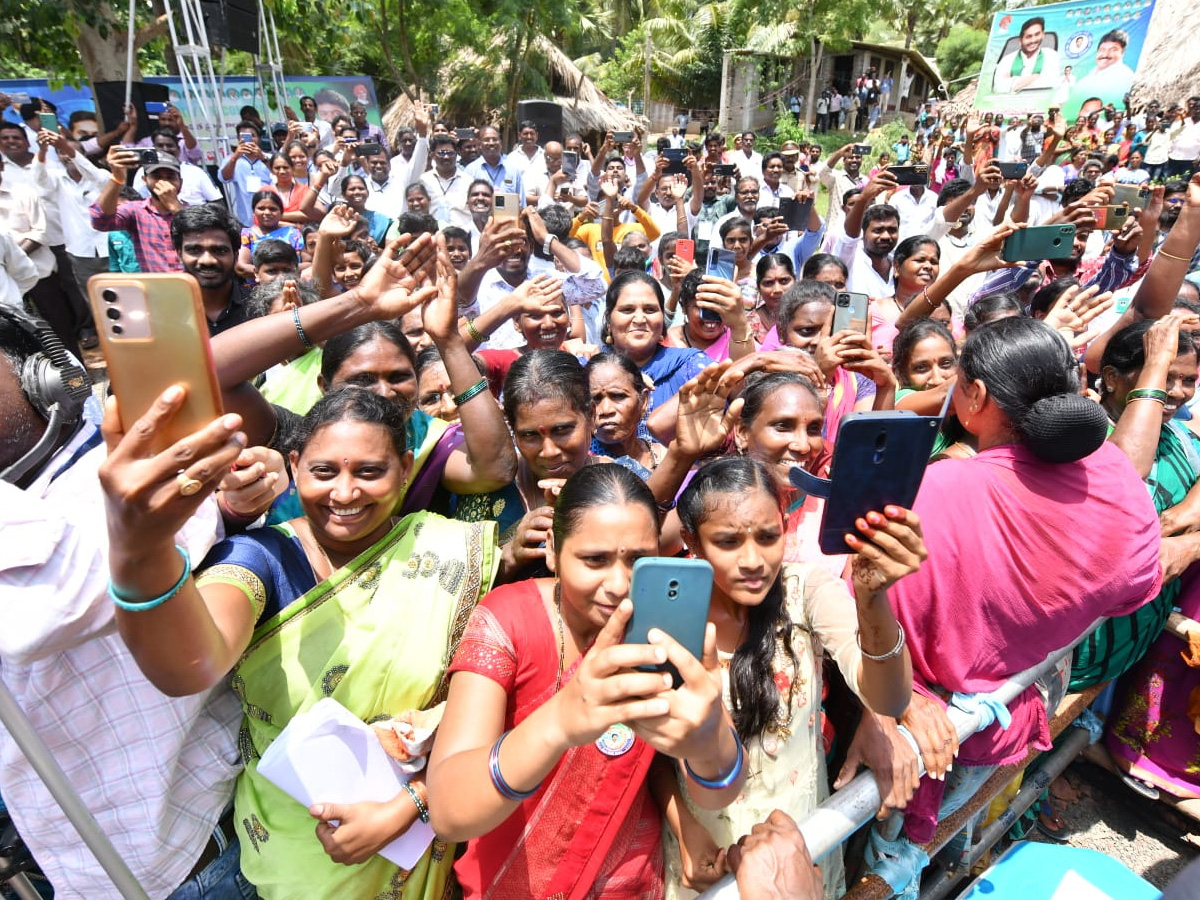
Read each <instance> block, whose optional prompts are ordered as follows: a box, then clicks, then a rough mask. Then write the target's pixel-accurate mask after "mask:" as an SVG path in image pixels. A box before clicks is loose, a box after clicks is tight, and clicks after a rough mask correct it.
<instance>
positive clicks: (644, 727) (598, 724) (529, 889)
mask: <svg viewBox="0 0 1200 900" xmlns="http://www.w3.org/2000/svg"><path fill="white" fill-rule="evenodd" d="M658 518H659V513H658V509H657V507H656V504H655V501H654V497H653V496H652V495H651V493H650V491H649V489H648V488H647V487H646V486H645V484H644V483H643V482H642V481H641V479H639V478H638V477H637V476H636V475H634V474H633V473H631V472H630V471H629V470H627V469H624V468H622V467H621V466H615V465H611V464H602V465H596V466H590V467H588V468H586V469H583V470H582V471H580V472H579V473H577V474H576V475H574V476H573V477H572V478H570V479H569V480H568V481H567V483H566V484H565V485H564V486H563V488H562V492H561V493H560V494H559V496H558V500H557V503H556V505H555V511H554V527H553V534H552V538H551V542H550V546H549V548H548V552H547V560H548V562H549V563H550V566H551V568H552V571H553V572H554V577H553V578H539V579H534V580H530V581H522V582H519V583H517V584H512V585H507V586H505V587H503V588H500V589H498V590H496V591H493V592H492V593H491V594H490V595H488V597H487V598H485V600H484V601H483V604H482V605H481V606H480V607H479V608H478V610H477V612H475V613H473V614H472V618H471V621H470V623H469V624H468V626H467V633H466V634H465V635H464V637H463V641H462V643H461V645H460V648H459V651H458V653H457V655H456V656H455V659H454V662H453V663H452V664H451V667H450V668H451V671H452V672H453V676H452V677H451V681H450V698H449V701H448V703H447V705H446V711H445V715H444V716H443V718H442V724H441V728H440V730H439V732H438V737H437V742H436V745H435V747H434V752H433V756H432V758H431V760H430V766H429V775H428V778H429V795H430V804H431V805H430V816H431V823H432V825H433V827H434V830H435V831H436V832H437V833H438V834H439V835H440V836H443V837H444V838H446V839H448V840H458V841H463V840H469V841H470V843H469V844H468V845H467V850H466V853H465V854H464V855H463V856H462V858H461V859H459V860H458V862H457V863H456V864H455V867H454V870H455V874H456V876H457V877H458V881H459V883H460V885H461V886H462V889H463V896H464V897H465V898H467V900H474V898H478V897H482V896H484V895H485V892H486V895H487V896H498V897H553V896H558V897H563V898H570V900H583V898H587V897H603V896H614V897H615V896H619V897H659V896H661V894H662V889H663V888H662V847H661V840H660V834H661V818H660V814H659V810H658V806H657V804H656V803H655V802H654V800H653V798H652V797H651V796H650V792H649V789H648V783H647V775H648V772H649V769H650V764H651V762H652V761H653V759H654V756H655V753H656V752H659V753H663V754H665V755H667V756H669V757H673V758H674V759H675V760H678V761H679V765H681V767H682V769H683V772H684V773H685V775H686V779H687V780H686V782H685V785H686V787H685V790H686V791H687V792H688V794H689V795H690V797H691V798H692V800H693V801H694V802H695V803H696V804H697V805H698V806H700V807H701V808H720V807H721V806H724V805H725V804H726V803H728V802H729V801H730V800H732V799H733V798H734V797H735V796H736V795H737V793H738V791H740V790H741V786H742V783H743V780H744V777H745V771H744V754H743V750H742V746H741V743H740V741H739V740H738V738H737V734H736V732H735V731H734V729H733V725H732V722H731V721H730V718H729V714H728V713H727V712H726V711H725V708H724V705H723V704H722V703H721V697H720V693H719V691H718V689H717V685H716V683H715V682H714V676H715V671H714V670H715V667H716V659H715V648H714V638H715V635H714V632H713V630H712V629H711V627H710V628H709V629H708V633H707V637H706V640H705V653H704V655H705V657H706V662H705V664H702V663H701V662H700V660H698V659H696V658H695V657H693V656H692V655H691V654H690V653H688V651H687V650H685V649H684V648H683V647H682V646H681V645H679V644H678V643H676V642H675V641H674V640H673V639H672V638H671V637H670V636H669V635H667V634H665V633H663V632H660V631H658V630H652V631H651V632H650V640H651V643H649V644H628V645H627V644H622V643H621V640H622V635H623V634H624V631H625V626H626V624H627V623H628V621H629V618H630V615H631V614H632V604H631V603H630V601H629V589H630V576H631V571H632V568H633V564H634V563H635V562H636V561H637V560H638V559H641V558H643V557H649V556H655V555H657V553H658V541H659V533H658ZM668 660H669V661H670V662H671V663H673V664H674V665H675V666H676V667H677V669H678V670H679V673H680V675H681V676H682V684H681V685H680V687H679V688H678V689H676V690H672V689H671V687H670V685H671V678H670V676H669V675H664V674H662V673H658V672H639V671H635V670H634V667H636V666H641V665H654V664H661V663H663V662H666V661H668Z"/></svg>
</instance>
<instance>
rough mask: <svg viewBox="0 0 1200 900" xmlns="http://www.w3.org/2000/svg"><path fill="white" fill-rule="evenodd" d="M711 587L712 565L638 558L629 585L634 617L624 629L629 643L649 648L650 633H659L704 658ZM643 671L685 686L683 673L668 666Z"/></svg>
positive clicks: (691, 560)
mask: <svg viewBox="0 0 1200 900" xmlns="http://www.w3.org/2000/svg"><path fill="white" fill-rule="evenodd" d="M712 583H713V570H712V566H710V565H709V564H708V563H707V562H705V561H704V560H702V559H675V558H673V557H666V556H649V557H644V558H642V559H639V560H638V561H637V562H635V563H634V564H633V576H632V582H631V584H630V586H629V596H630V599H631V600H633V618H631V619H630V620H629V626H628V627H627V628H626V629H625V643H627V644H648V643H649V640H648V639H647V635H648V634H649V632H650V629H651V628H658V629H659V630H661V631H665V632H666V633H667V634H669V635H670V636H671V637H673V638H674V639H675V640H676V641H677V642H678V643H679V644H681V645H682V646H683V647H684V648H685V649H686V650H687V651H688V652H689V653H691V654H692V656H694V657H696V659H701V658H702V657H703V656H704V629H705V626H707V624H708V601H709V599H710V597H711V596H712ZM641 668H643V670H644V671H647V672H669V673H670V674H671V681H672V684H673V686H674V687H679V685H681V684H682V683H683V679H682V678H681V677H680V675H679V672H678V670H677V669H676V668H675V666H674V665H672V664H671V663H669V662H667V663H663V664H662V665H658V666H645V667H641Z"/></svg>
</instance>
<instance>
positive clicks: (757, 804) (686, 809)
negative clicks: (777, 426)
mask: <svg viewBox="0 0 1200 900" xmlns="http://www.w3.org/2000/svg"><path fill="white" fill-rule="evenodd" d="M678 510H679V517H680V521H681V523H682V525H683V529H684V541H685V542H686V544H687V546H688V548H689V549H690V550H691V552H692V554H693V555H694V556H696V557H698V558H700V559H705V560H707V561H708V562H710V563H711V564H712V567H713V590H712V601H711V604H710V606H709V621H710V622H711V623H713V625H715V627H716V636H717V654H718V658H719V660H720V669H721V683H722V693H723V695H724V699H725V703H726V705H727V706H728V708H729V709H730V710H732V714H733V720H734V723H735V724H736V726H737V729H738V734H739V736H740V737H741V739H742V741H743V743H744V744H745V746H746V756H747V762H748V763H749V772H750V774H749V775H748V776H747V779H746V786H745V788H744V789H743V791H742V793H741V795H740V796H739V797H738V798H737V800H736V801H735V802H734V803H732V804H731V805H730V806H729V807H727V808H726V809H724V810H721V811H719V812H710V811H708V810H700V809H697V808H695V806H694V805H693V804H690V803H688V802H687V801H686V800H685V799H684V798H682V796H681V795H680V792H679V790H678V785H677V783H675V782H674V779H673V778H672V779H667V780H666V783H665V784H664V783H663V781H662V780H658V779H656V782H655V785H656V794H658V795H659V797H660V804H661V805H663V806H664V807H665V814H666V820H667V824H668V828H669V830H670V834H671V836H672V837H673V838H674V840H668V842H667V856H666V859H667V897H668V898H676V897H684V896H692V894H691V892H690V891H687V890H683V889H682V885H683V884H684V883H685V880H686V882H687V883H688V884H690V885H693V886H696V887H700V886H702V885H705V884H707V883H711V882H712V881H715V880H716V878H717V877H718V876H719V875H720V874H721V871H720V868H721V866H722V864H723V857H722V856H721V855H720V854H718V853H717V848H723V847H728V846H729V845H730V844H733V843H735V842H736V841H737V840H738V838H740V837H741V836H742V835H744V834H748V833H749V832H750V829H751V828H752V827H753V826H754V825H755V824H757V823H758V822H762V821H764V820H765V819H766V818H767V816H768V815H769V814H770V813H771V811H772V810H773V809H782V810H783V811H784V812H786V813H788V814H789V815H790V816H792V817H793V818H796V819H800V818H801V817H803V816H804V815H805V814H807V813H809V812H811V811H812V810H813V809H815V808H816V806H817V804H819V803H820V802H821V800H822V799H824V797H825V796H826V794H827V790H826V787H825V786H826V784H827V781H826V777H825V755H824V749H823V746H822V744H821V742H820V736H821V726H820V716H819V715H817V712H818V709H819V706H820V700H821V659H822V651H828V652H829V654H830V656H831V657H832V658H833V660H834V662H836V663H837V665H838V668H839V669H840V670H841V672H842V675H843V677H844V678H845V679H846V683H847V684H848V685H850V687H851V688H852V689H853V690H854V691H855V692H856V693H857V694H859V696H860V697H861V698H862V699H863V700H864V701H865V702H866V704H867V705H868V706H869V707H871V708H872V709H873V710H875V711H876V712H879V713H881V714H884V715H900V714H902V713H903V712H904V709H905V707H906V706H907V705H908V698H909V693H910V682H911V678H912V668H911V664H910V662H909V659H908V653H907V651H906V650H905V648H904V635H903V632H901V630H900V627H899V625H897V623H896V620H895V617H894V616H893V615H892V609H891V606H890V604H889V602H888V597H887V589H888V587H890V586H891V585H892V584H894V583H895V582H896V581H897V580H899V579H900V578H902V577H904V576H905V575H907V574H908V573H909V572H914V571H916V570H917V569H918V568H919V567H920V565H921V560H922V559H923V558H924V556H925V547H924V544H923V542H922V540H921V533H920V529H919V527H918V525H917V520H916V516H914V515H913V514H912V513H910V512H908V511H907V510H903V509H899V508H895V507H889V508H888V509H887V510H885V511H884V512H872V513H868V514H867V517H866V520H865V521H863V522H862V523H861V525H860V528H859V531H860V534H859V535H847V536H846V543H847V545H848V548H849V549H852V550H854V551H855V555H854V557H853V560H854V562H853V566H852V571H853V590H854V595H853V599H851V595H850V592H849V591H847V589H846V585H845V583H844V582H843V581H841V580H839V579H838V578H836V577H834V576H833V575H832V574H830V573H829V572H827V571H826V570H824V569H823V568H822V567H820V566H815V565H812V564H810V563H800V564H792V563H784V530H785V529H784V522H783V517H782V515H781V514H780V511H779V494H778V491H777V490H776V487H775V482H774V479H773V478H772V476H771V474H770V473H769V472H767V470H766V467H765V466H763V464H762V463H760V462H758V461H756V460H752V459H746V458H727V459H722V460H717V461H716V462H713V463H710V464H708V465H707V466H705V467H704V468H702V469H701V470H700V471H699V473H697V475H696V477H695V478H694V479H693V480H692V482H691V484H690V485H689V486H688V487H687V489H686V490H685V491H684V492H683V494H682V496H681V497H680V500H679V506H678ZM873 537H878V538H879V541H878V543H875V542H873V541H872V538H873ZM680 851H682V853H680ZM839 856H840V854H839ZM840 862H841V861H840V858H837V859H836V862H835V861H834V859H832V858H829V857H827V858H826V860H825V861H824V862H823V865H822V868H823V869H824V870H825V873H826V879H827V884H828V885H829V886H830V887H835V886H836V884H837V882H838V881H839V880H840V869H841V865H840ZM706 866H707V868H706ZM697 876H698V877H697ZM706 876H707V877H706Z"/></svg>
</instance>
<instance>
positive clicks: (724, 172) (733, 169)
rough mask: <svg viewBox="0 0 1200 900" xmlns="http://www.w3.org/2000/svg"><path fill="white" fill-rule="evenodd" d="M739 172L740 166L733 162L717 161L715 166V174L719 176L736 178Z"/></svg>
mask: <svg viewBox="0 0 1200 900" xmlns="http://www.w3.org/2000/svg"><path fill="white" fill-rule="evenodd" d="M737 173H738V168H737V166H735V165H733V164H732V163H728V164H727V163H717V165H715V166H713V174H714V175H716V176H717V177H718V178H735V177H736V176H737Z"/></svg>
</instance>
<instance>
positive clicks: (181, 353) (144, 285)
mask: <svg viewBox="0 0 1200 900" xmlns="http://www.w3.org/2000/svg"><path fill="white" fill-rule="evenodd" d="M151 152H153V151H151ZM88 300H89V302H90V305H91V307H92V315H93V316H94V317H95V320H96V331H97V332H98V334H99V336H100V349H101V350H102V351H103V352H104V361H105V365H107V367H108V378H109V382H110V383H111V385H112V391H113V393H114V394H115V395H116V397H117V403H118V405H119V409H120V414H121V426H122V428H123V430H125V431H128V430H129V429H130V428H131V427H132V426H133V424H134V423H135V422H136V421H137V420H138V419H140V418H141V417H142V416H143V415H145V414H146V412H147V410H149V409H150V407H151V405H152V404H153V403H154V402H155V401H156V400H157V399H158V397H159V395H160V394H161V393H162V392H163V391H165V390H166V389H167V388H168V387H170V386H171V385H173V384H182V385H184V386H185V387H186V388H187V396H186V397H185V398H184V401H183V406H182V407H181V408H180V409H179V410H178V412H176V413H175V415H174V416H172V417H171V420H170V421H169V422H168V423H167V424H166V426H165V427H163V428H160V429H158V430H157V431H156V432H155V433H154V435H153V436H152V438H151V449H152V450H153V452H154V453H161V452H162V451H163V450H165V449H167V448H168V447H170V446H171V445H172V444H174V443H175V442H176V441H178V440H180V439H181V438H184V437H187V436H188V435H189V434H193V433H195V432H197V431H199V430H200V429H201V428H204V427H205V426H207V425H208V424H209V423H210V422H212V420H213V419H215V418H217V416H219V415H221V389H220V386H219V384H218V382H217V373H216V369H215V367H214V366H213V358H212V351H211V350H210V349H209V345H208V320H207V319H206V318H205V316H204V305H203V304H202V303H201V300H200V287H199V285H198V284H197V283H196V279H194V278H193V277H192V276H191V275H187V274H184V273H182V272H172V273H169V274H155V275H140V274H125V273H120V272H106V273H103V274H100V275H93V276H92V277H91V278H90V279H88Z"/></svg>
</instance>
